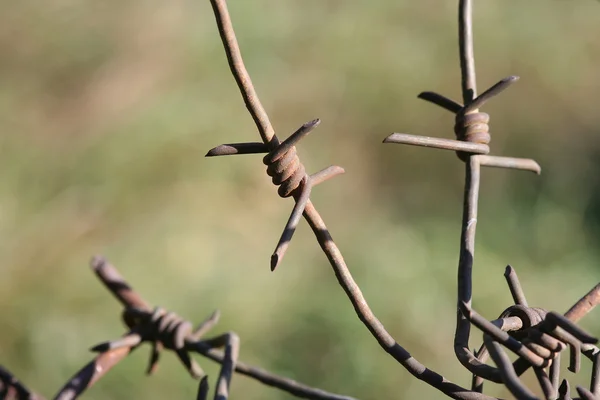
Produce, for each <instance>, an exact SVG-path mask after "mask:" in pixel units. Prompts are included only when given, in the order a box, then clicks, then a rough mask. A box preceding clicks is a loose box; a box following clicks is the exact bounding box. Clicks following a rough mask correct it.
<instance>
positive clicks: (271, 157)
mask: <svg viewBox="0 0 600 400" xmlns="http://www.w3.org/2000/svg"><path fill="white" fill-rule="evenodd" d="M320 123H321V120H319V119H318V118H317V119H314V120H312V121H309V122H307V123H305V124H303V125H302V126H301V127H300V128H299V129H298V130H296V132H294V133H292V134H291V135H290V137H288V138H287V139H285V140H284V141H283V142H281V143H280V142H279V139H277V137H274V138H273V140H272V141H271V142H269V143H268V144H265V143H256V142H253V143H230V144H222V145H220V146H217V147H215V148H212V149H210V150H209V151H208V153H206V156H207V157H215V156H227V155H233V154H254V153H267V155H266V156H264V158H263V163H264V164H265V165H266V166H267V175H269V176H270V177H271V180H272V181H273V184H275V185H277V186H279V188H278V189H277V193H278V194H279V196H281V197H283V198H286V197H294V200H295V201H296V204H295V205H294V209H293V210H292V213H291V214H290V217H289V219H288V222H287V224H286V225H285V228H284V229H283V233H282V234H281V237H280V238H279V242H278V243H277V246H276V247H275V251H274V252H273V255H272V256H271V270H272V271H273V270H275V268H277V265H279V263H280V262H281V259H282V258H283V256H284V254H285V252H286V249H287V247H288V245H289V242H290V240H292V236H293V235H294V232H295V231H296V227H297V226H298V222H299V221H300V218H301V217H302V213H303V212H304V208H305V207H306V204H307V203H308V201H309V198H310V193H311V191H312V188H313V186H316V185H318V184H319V183H322V182H325V181H326V180H328V179H330V178H332V177H334V176H336V175H338V174H342V173H344V169H343V168H341V167H338V166H335V165H334V166H330V167H328V168H325V169H323V170H321V171H319V172H317V173H315V174H312V175H308V174H307V173H306V168H304V165H303V164H302V163H301V162H300V159H299V158H298V153H297V152H296V143H298V142H299V141H300V139H302V138H303V137H305V136H306V135H308V134H309V133H310V132H311V131H312V130H313V129H315V128H316V127H317V126H318V125H319V124H320Z"/></svg>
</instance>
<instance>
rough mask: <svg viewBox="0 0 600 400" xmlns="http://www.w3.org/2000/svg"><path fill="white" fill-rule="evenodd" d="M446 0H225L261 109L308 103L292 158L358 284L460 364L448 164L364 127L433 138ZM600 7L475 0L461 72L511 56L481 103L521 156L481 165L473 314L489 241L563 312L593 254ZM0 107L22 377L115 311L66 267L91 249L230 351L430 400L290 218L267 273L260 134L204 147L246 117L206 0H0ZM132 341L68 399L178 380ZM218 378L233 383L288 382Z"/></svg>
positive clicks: (118, 395) (7, 329)
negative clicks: (327, 171) (127, 351)
mask: <svg viewBox="0 0 600 400" xmlns="http://www.w3.org/2000/svg"><path fill="white" fill-rule="evenodd" d="M455 3H456V2H454V1H432V0H421V1H379V2H368V1H360V2H359V1H354V2H352V1H350V2H349V1H337V0H330V1H322V0H303V1H299V0H292V1H281V0H280V1H273V0H257V1H242V0H231V1H230V5H229V6H230V10H231V13H232V18H233V20H234V24H235V26H236V30H237V34H238V38H239V41H240V44H241V47H242V51H243V54H244V56H245V60H246V64H247V67H248V69H249V70H250V73H251V74H252V77H253V79H254V83H255V85H256V87H257V90H258V92H259V94H260V96H261V99H262V102H263V104H264V105H265V107H266V108H267V110H268V112H269V113H270V115H271V118H272V122H273V123H274V126H275V127H276V130H277V132H278V133H279V134H280V136H282V137H286V136H287V135H288V134H289V133H291V132H292V131H293V130H295V129H296V128H297V127H298V126H299V125H301V124H302V123H304V122H306V121H308V120H310V119H313V118H316V117H319V118H321V119H322V124H321V125H320V127H319V128H318V129H317V130H316V131H315V132H314V133H313V134H311V136H310V137H309V138H307V139H306V140H304V141H303V142H302V144H301V145H300V147H299V152H300V156H301V158H302V160H303V162H304V163H305V165H306V166H307V168H308V169H309V170H310V171H317V170H318V169H320V168H322V167H325V166H327V165H329V164H333V163H335V164H339V165H342V166H343V167H345V168H346V171H347V173H346V175H343V176H342V177H339V178H336V179H335V180H334V181H331V182H329V183H327V184H326V185H323V186H320V187H318V188H317V189H315V191H314V192H313V193H314V195H313V199H314V202H315V203H316V205H317V207H318V208H319V210H320V211H321V212H322V214H323V217H324V218H325V220H326V222H327V223H328V224H329V226H330V229H331V232H332V235H333V237H334V238H335V239H336V240H337V242H338V244H339V246H340V248H341V250H342V251H343V252H344V254H345V257H346V260H347V262H348V264H349V266H350V268H351V270H352V272H353V273H354V275H355V278H356V280H357V281H358V283H359V284H360V285H361V286H362V289H363V291H364V293H365V295H366V297H367V299H368V301H369V302H370V304H371V306H372V308H373V309H374V311H375V312H376V313H377V315H378V316H379V318H380V319H381V321H382V322H383V323H384V324H385V325H386V326H387V328H388V329H389V330H390V332H391V333H393V334H394V335H395V337H396V338H397V339H398V340H399V341H400V342H401V343H402V344H404V345H405V346H406V347H407V348H408V349H409V350H410V351H411V352H412V354H413V355H414V356H415V357H417V358H418V359H420V360H421V361H423V362H425V363H427V365H428V366H429V367H431V368H434V369H436V370H438V371H440V372H442V373H444V374H445V375H446V376H447V377H448V378H450V379H452V380H455V381H457V382H458V383H461V384H463V385H468V384H469V382H470V377H469V375H468V374H467V373H466V372H465V371H464V370H463V369H462V368H460V367H459V364H458V362H457V361H456V359H455V357H454V355H453V351H452V347H451V346H452V337H453V330H454V320H455V317H454V316H455V306H454V304H455V291H456V289H455V279H456V277H455V276H456V265H457V261H458V242H459V233H460V232H459V231H460V226H459V224H460V220H461V215H460V213H461V202H462V199H461V196H462V191H463V187H462V185H463V165H462V164H461V163H460V162H459V161H458V160H457V158H456V156H455V155H453V154H451V153H449V152H441V151H437V150H426V149H421V148H412V147H401V146H396V145H382V144H381V140H382V139H383V138H384V137H385V136H387V135H388V134H389V133H391V132H393V131H397V132H398V131H399V132H408V133H418V134H424V135H431V136H440V137H452V135H453V133H452V129H451V128H452V125H453V118H452V116H451V114H449V113H448V112H445V111H443V110H441V109H439V108H437V107H434V106H432V105H430V104H427V103H425V102H423V101H420V100H418V99H417V98H416V95H417V94H418V93H419V92H420V91H423V90H436V91H439V92H441V93H444V94H447V95H451V96H452V97H454V98H457V99H458V98H460V92H459V88H460V85H459V68H458V59H457V38H456V31H457V26H456V14H457V7H456V4H455ZM599 20H600V6H599V4H598V3H597V2H595V1H589V0H580V1H577V2H573V1H572V2H563V1H549V0H544V1H542V0H530V1H526V2H523V1H517V0H503V1H499V0H495V1H486V2H477V3H476V4H475V14H474V21H475V27H474V31H475V46H476V48H475V50H476V61H477V71H478V82H479V85H480V90H481V89H484V88H486V87H488V86H490V85H491V84H493V83H494V82H496V81H498V80H499V79H501V78H503V77H505V76H508V75H513V74H514V75H519V76H520V77H521V80H520V81H519V83H518V84H516V85H515V86H514V87H511V88H510V89H509V90H508V91H507V92H506V93H504V94H502V96H500V97H499V98H497V99H494V100H493V101H492V102H490V103H489V104H488V105H486V106H485V111H486V112H489V113H490V114H491V116H492V118H491V128H492V129H491V130H492V143H491V145H492V150H493V153H495V154H503V155H511V156H517V157H532V158H535V159H536V160H537V161H539V163H540V164H541V165H542V168H543V173H542V175H541V176H540V177H536V176H534V175H530V174H527V173H522V172H521V173H519V172H513V171H505V170H485V171H484V180H483V184H482V192H481V196H480V218H479V225H478V228H479V230H478V233H479V234H478V237H477V254H476V259H475V273H474V279H475V286H474V304H475V307H476V308H477V309H478V310H479V311H480V312H481V313H482V314H484V315H485V316H486V317H488V318H495V317H496V316H497V315H498V314H499V313H500V312H501V311H502V310H503V309H504V308H505V307H507V306H508V305H509V304H510V295H509V292H508V289H507V288H506V285H505V283H504V281H503V278H502V273H503V269H504V267H505V266H506V264H507V263H511V264H512V265H513V266H515V267H516V268H517V271H518V273H519V275H520V277H521V280H522V283H523V285H524V287H525V290H526V294H527V295H528V298H529V302H530V303H531V304H533V305H536V306H543V307H546V308H549V309H553V310H557V311H562V312H564V311H565V310H566V309H567V308H568V307H569V306H571V304H572V303H573V302H574V301H575V300H576V299H578V298H579V296H580V295H582V294H583V293H585V292H586V291H587V290H588V289H589V288H591V287H592V286H593V285H594V283H595V282H596V281H598V277H599V276H600V272H599V269H598V261H599V249H600V247H598V244H597V243H598V240H597V238H598V235H599V234H600V179H599V178H598V177H599V176H600V162H599V161H598V160H599V154H600V140H599V139H600V106H599V104H600V40H598V38H600V24H599V23H598V21H599ZM0 131H1V136H0V140H1V145H0V171H1V172H0V175H1V177H2V179H0V255H1V257H0V260H1V264H0V272H1V275H0V276H1V279H0V306H1V309H2V317H1V318H0V361H1V362H2V363H3V364H4V365H6V366H8V367H9V368H10V369H11V370H12V371H13V372H14V373H15V374H16V375H17V376H18V377H20V378H21V379H22V380H23V381H24V382H26V383H28V384H29V385H30V386H32V387H33V388H34V389H36V390H38V391H40V392H41V393H44V394H47V395H51V394H53V393H54V392H55V391H56V390H57V389H58V388H59V387H60V385H61V384H62V383H64V381H65V380H66V379H67V378H68V377H69V376H71V374H72V373H73V372H75V371H76V370H77V369H78V368H79V367H80V366H82V365H83V364H84V363H85V362H87V360H89V359H90V357H91V354H89V353H88V352H87V349H88V348H89V346H91V345H92V344H95V343H96V342H99V341H102V340H106V339H109V338H114V337H118V336H119V335H120V334H121V333H122V332H123V327H122V326H121V324H120V322H119V318H118V316H119V311H120V310H119V307H118V305H117V304H116V302H115V301H114V300H113V299H112V298H111V297H110V296H109V295H108V294H107V292H106V291H105V289H104V288H102V287H101V286H100V285H99V284H98V282H97V281H96V279H95V278H94V276H93V275H92V273H91V272H90V271H89V269H88V268H87V267H86V265H87V262H88V260H89V258H90V257H91V255H93V254H96V253H102V254H105V255H106V256H107V257H108V258H109V259H110V260H111V261H113V262H114V263H115V264H116V265H117V266H118V267H119V269H120V270H121V272H122V273H123V274H124V275H125V277H126V278H127V279H128V280H129V281H130V282H131V283H132V284H133V285H134V286H135V287H136V288H137V289H138V290H139V291H140V292H141V293H142V294H143V295H144V296H145V297H146V298H147V299H148V300H149V301H151V302H153V303H155V304H158V305H161V306H164V307H167V308H169V309H173V310H175V311H177V312H178V313H180V314H181V315H183V316H185V317H186V318H189V319H191V320H192V321H196V322H199V321H200V320H202V319H203V318H204V317H205V316H206V315H207V314H208V313H210V312H212V311H213V309H215V308H219V309H221V311H222V315H223V318H222V321H221V323H220V324H219V325H218V328H217V330H216V331H226V330H235V331H236V332H237V333H239V335H240V336H241V338H242V342H241V344H242V348H241V358H242V359H243V360H245V361H247V362H251V363H255V364H258V365H260V366H262V367H264V368H267V369H270V370H273V371H274V372H277V373H281V374H285V375H288V376H291V377H293V378H295V379H298V380H301V381H305V382H306V383H309V384H312V385H316V386H322V387H324V388H326V389H329V390H332V391H337V392H342V393H345V394H349V395H353V396H356V397H359V398H397V399H400V398H406V399H408V398H441V396H440V395H439V394H438V393H437V392H436V391H434V390H433V389H431V388H429V387H427V386H426V385H424V384H422V383H421V382H419V381H417V380H415V379H413V378H412V377H411V376H410V375H409V374H408V373H406V372H405V371H404V370H403V368H402V367H400V366H399V365H397V364H396V363H395V362H394V361H393V360H392V359H391V358H390V357H389V356H388V355H386V354H385V353H384V352H383V351H381V349H380V348H379V347H378V345H377V343H376V342H375V341H374V340H373V339H372V337H370V335H369V333H368V332H367V330H366V329H365V328H364V327H363V326H362V325H361V324H360V322H359V320H358V319H357V318H356V316H355V314H354V312H353V310H352V307H351V305H350V303H349V302H348V301H347V299H346V298H345V296H344V294H343V292H342V290H341V289H340V288H339V287H338V285H337V283H336V280H335V277H334V275H333V274H332V272H331V270H330V267H329V265H328V263H327V260H326V259H325V257H324V256H323V255H322V254H321V253H320V251H319V247H318V246H317V244H316V242H315V241H314V239H313V237H312V236H311V233H310V231H309V229H307V227H306V225H305V224H304V223H302V224H301V227H300V229H299V231H298V233H297V235H296V237H295V238H294V241H293V242H292V245H291V247H290V250H289V253H288V255H287V256H286V258H285V260H284V262H283V264H282V265H281V267H280V268H279V269H278V270H277V272H276V273H270V272H269V257H270V253H271V251H272V250H273V248H274V246H275V243H276V240H277V239H278V237H279V234H280V229H281V228H282V227H283V225H284V223H285V221H286V219H287V216H288V213H289V211H290V209H291V207H292V203H291V201H290V200H285V201H284V200H281V199H280V198H279V197H277V195H276V190H275V188H274V187H273V186H272V184H271V183H270V181H269V179H268V177H267V176H266V175H265V173H264V166H263V165H262V163H261V159H260V156H244V157H237V158H236V157H234V158H231V157H230V158H223V159H204V158H203V156H204V154H205V152H206V150H208V149H209V148H210V147H212V146H215V145H218V144H220V143H222V142H234V141H246V140H257V139H258V135H257V133H256V131H255V128H254V126H253V123H252V120H251V118H250V117H249V116H248V114H247V112H246V110H245V108H244V105H243V103H242V101H241V98H240V96H239V93H238V90H237V87H236V85H235V83H234V81H233V79H232V77H231V76H230V72H229V70H228V68H227V65H226V62H225V55H224V52H223V50H222V47H221V42H220V39H219V37H218V34H217V30H216V27H215V23H214V19H213V16H212V11H211V8H210V5H209V3H208V1H200V0H194V1H191V0H187V1H169V2H158V1H134V0H121V1H108V2H104V1H101V2H89V1H88V2H80V1H69V0H47V1H43V2H40V1H35V2H34V1H31V0H21V1H4V2H1V3H0ZM597 321H598V319H597V318H593V317H591V318H588V319H587V320H585V321H584V322H583V326H584V327H586V328H588V329H589V330H591V331H592V332H596V333H597V332H598V329H599V328H600V323H598V322H597ZM216 331H215V332H216ZM480 340H481V335H480V333H479V332H478V331H476V330H474V334H473V342H472V346H477V345H478V344H479V341H480ZM146 360H147V354H145V352H144V351H138V352H136V353H135V354H134V355H133V356H131V357H130V358H129V359H127V360H126V361H125V362H123V363H122V364H121V365H119V366H118V367H117V368H116V369H115V370H113V371H112V372H111V373H110V374H108V375H107V377H106V378H104V379H103V380H102V381H100V382H99V383H98V384H97V385H96V386H95V387H94V388H93V389H92V390H90V391H89V392H88V393H87V394H86V398H88V399H107V398H111V399H130V398H148V399H151V398H155V399H159V398H178V399H186V398H188V399H191V398H194V397H193V396H194V394H195V392H196V388H197V385H196V382H194V381H192V380H191V379H190V378H189V376H188V375H187V374H186V373H185V371H184V369H183V368H182V367H181V366H180V365H178V362H177V361H176V359H175V357H173V356H170V355H165V356H164V357H163V361H162V363H163V364H162V367H161V368H160V370H159V372H158V373H157V374H156V376H154V377H152V378H151V379H148V378H146V377H144V375H143V370H144V366H145V362H146ZM202 364H203V366H204V367H205V368H206V369H207V371H208V372H209V373H210V374H211V376H212V377H213V378H215V377H216V375H215V373H216V368H215V367H214V365H212V363H211V362H210V361H202ZM586 368H587V367H586ZM586 371H589V368H588V369H587V370H586ZM584 372H585V371H584ZM584 375H585V376H582V377H581V382H583V381H586V382H587V376H588V375H587V373H585V374H584ZM530 378H531V377H530ZM233 382H234V383H233V388H232V393H233V394H234V397H236V394H237V397H240V396H242V397H244V398H246V399H263V398H271V399H277V398H281V399H283V398H288V396H287V395H284V394H280V393H278V392H276V391H272V390H270V389H268V388H266V387H263V386H261V385H259V384H257V383H255V382H252V381H250V380H248V379H246V378H244V377H235V378H234V381H233ZM574 382H578V381H577V379H574ZM489 389H490V393H491V394H495V395H503V396H506V395H507V393H506V392H505V391H504V390H503V389H502V388H501V387H497V386H494V385H490V387H489ZM241 394H243V395H241Z"/></svg>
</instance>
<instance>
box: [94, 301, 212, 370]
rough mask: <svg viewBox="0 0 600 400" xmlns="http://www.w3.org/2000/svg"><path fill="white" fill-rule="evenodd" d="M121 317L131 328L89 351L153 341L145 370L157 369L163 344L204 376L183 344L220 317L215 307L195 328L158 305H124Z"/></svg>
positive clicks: (201, 332) (199, 334) (186, 364)
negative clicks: (143, 307) (151, 307)
mask: <svg viewBox="0 0 600 400" xmlns="http://www.w3.org/2000/svg"><path fill="white" fill-rule="evenodd" d="M122 317H123V321H124V322H125V324H126V325H127V326H128V327H129V328H130V332H129V333H128V334H126V335H125V336H124V337H122V338H121V339H118V340H114V341H109V342H104V343H101V344H99V345H96V346H94V347H93V348H92V351H98V352H105V351H108V350H112V349H117V348H120V347H131V348H135V347H137V346H139V345H140V344H141V343H143V342H150V343H152V353H151V356H150V362H149V365H148V369H147V373H148V374H151V373H153V372H154V371H155V370H156V367H157V365H158V360H159V357H160V351H161V350H162V349H163V348H166V349H169V350H173V351H174V352H175V353H176V354H177V356H178V357H179V359H180V361H181V362H182V363H183V365H184V366H185V368H186V369H187V370H188V372H189V373H190V375H191V376H192V377H194V378H196V379H200V378H202V377H203V376H204V371H203V370H202V368H201V367H200V366H199V365H198V364H197V363H196V362H195V361H194V360H193V359H192V358H191V357H190V355H189V353H188V350H187V349H186V345H187V344H188V343H192V342H196V341H198V340H199V339H200V338H201V337H202V335H204V334H205V333H206V332H207V331H208V330H209V329H210V328H212V327H213V326H214V325H215V324H216V323H217V321H218V319H219V313H218V312H217V311H215V312H214V313H213V314H212V315H211V316H210V317H209V318H208V319H206V320H205V321H204V322H202V323H201V324H200V325H199V326H198V328H196V329H195V330H194V329H193V326H192V323H191V322H189V321H187V320H185V319H184V318H182V317H180V316H179V315H177V314H175V313H173V312H168V311H166V310H165V309H163V308H160V307H157V308H155V309H154V310H153V311H152V312H149V311H147V310H144V309H140V308H135V307H127V308H125V309H124V310H123V314H122Z"/></svg>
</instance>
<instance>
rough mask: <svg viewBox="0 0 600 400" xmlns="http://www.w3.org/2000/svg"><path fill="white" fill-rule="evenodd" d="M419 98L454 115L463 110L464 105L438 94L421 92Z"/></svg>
mask: <svg viewBox="0 0 600 400" xmlns="http://www.w3.org/2000/svg"><path fill="white" fill-rule="evenodd" d="M417 97H418V98H419V99H421V100H425V101H428V102H430V103H433V104H435V105H437V106H440V107H442V108H444V109H446V110H448V111H450V112H451V113H453V114H456V113H458V112H459V111H460V110H462V108H463V106H462V104H459V103H457V102H455V101H454V100H452V99H449V98H448V97H446V96H444V95H441V94H439V93H436V92H421V93H419V95H418V96H417Z"/></svg>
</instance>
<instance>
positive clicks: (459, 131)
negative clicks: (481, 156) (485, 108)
mask: <svg viewBox="0 0 600 400" xmlns="http://www.w3.org/2000/svg"><path fill="white" fill-rule="evenodd" d="M489 122H490V116H489V115H488V114H486V113H484V112H470V113H466V114H465V113H464V112H462V111H461V112H458V113H457V114H456V119H455V124H454V133H455V134H456V138H457V139H458V140H461V141H463V142H470V143H479V144H489V143H490V140H491V136H490V127H489V125H488V123H489Z"/></svg>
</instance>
